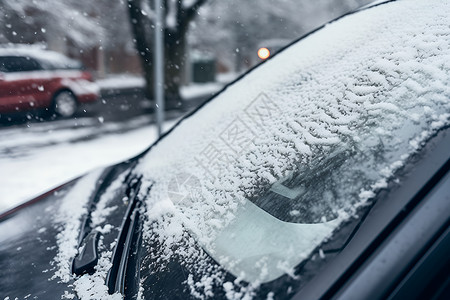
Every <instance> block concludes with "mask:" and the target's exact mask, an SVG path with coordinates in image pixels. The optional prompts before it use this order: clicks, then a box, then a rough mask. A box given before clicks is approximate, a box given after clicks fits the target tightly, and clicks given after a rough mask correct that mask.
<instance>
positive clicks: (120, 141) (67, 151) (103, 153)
mask: <svg viewBox="0 0 450 300" xmlns="http://www.w3.org/2000/svg"><path fill="white" fill-rule="evenodd" d="M76 122H77V129H73V125H74V121H73V120H61V121H55V122H52V123H33V124H30V125H28V127H25V128H24V127H23V126H17V127H11V128H7V129H2V130H0V140H1V141H2V142H1V143H0V166H1V167H0V178H1V181H0V197H1V199H2V201H1V202H0V211H3V210H5V209H8V208H11V207H13V206H15V205H17V204H20V203H21V202H24V201H26V200H29V199H31V198H32V197H34V196H38V195H40V194H42V193H44V192H46V191H48V190H49V189H51V188H52V187H56V186H58V185H60V184H63V183H65V182H67V181H69V180H70V179H73V178H76V177H78V176H80V175H83V174H84V173H86V172H88V171H90V170H93V169H95V168H98V167H102V166H108V165H110V164H113V163H117V162H121V161H123V160H126V159H127V158H131V157H133V156H135V155H137V154H139V153H140V152H142V151H143V150H145V149H146V148H147V147H149V146H150V145H151V144H152V143H153V142H154V141H155V140H156V138H157V132H156V127H155V126H154V125H152V124H149V117H146V116H143V117H138V118H135V119H132V120H130V121H127V122H123V123H108V124H104V125H101V124H100V125H101V126H99V122H98V121H97V122H95V120H94V119H90V118H86V119H79V120H77V121H76ZM174 123H175V121H169V122H167V123H166V127H165V128H166V129H168V128H170V127H171V126H172V125H173V124H174Z"/></svg>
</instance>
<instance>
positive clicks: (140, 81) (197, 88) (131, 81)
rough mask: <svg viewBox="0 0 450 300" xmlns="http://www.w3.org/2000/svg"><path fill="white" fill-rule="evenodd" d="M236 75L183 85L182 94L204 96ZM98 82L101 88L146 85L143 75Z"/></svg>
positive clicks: (184, 95)
mask: <svg viewBox="0 0 450 300" xmlns="http://www.w3.org/2000/svg"><path fill="white" fill-rule="evenodd" d="M236 76H237V74H236V73H227V74H220V75H219V76H218V78H217V82H209V83H191V84H189V85H186V86H182V87H181V88H180V94H181V96H182V98H183V99H185V100H189V99H191V98H195V97H200V96H204V95H205V94H211V95H212V94H214V93H216V92H218V91H219V90H221V89H222V88H223V86H224V85H225V84H226V83H228V82H230V81H232V80H233V79H234V78H236ZM96 83H97V84H98V85H99V86H100V89H124V88H143V87H144V86H145V80H144V78H143V77H140V76H132V75H119V76H110V77H108V78H104V79H99V80H97V81H96Z"/></svg>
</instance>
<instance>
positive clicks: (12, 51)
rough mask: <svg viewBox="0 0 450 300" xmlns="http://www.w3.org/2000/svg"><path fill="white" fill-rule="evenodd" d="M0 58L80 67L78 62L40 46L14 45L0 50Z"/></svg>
mask: <svg viewBox="0 0 450 300" xmlns="http://www.w3.org/2000/svg"><path fill="white" fill-rule="evenodd" d="M0 56H25V57H31V58H34V59H37V60H40V61H44V62H47V63H51V64H52V65H55V66H56V65H57V66H66V67H80V62H78V61H77V60H74V59H71V58H68V57H67V56H65V55H64V54H61V53H59V52H56V51H52V50H46V49H44V48H43V47H42V46H40V45H36V46H33V45H29V46H25V45H14V46H9V47H5V48H0Z"/></svg>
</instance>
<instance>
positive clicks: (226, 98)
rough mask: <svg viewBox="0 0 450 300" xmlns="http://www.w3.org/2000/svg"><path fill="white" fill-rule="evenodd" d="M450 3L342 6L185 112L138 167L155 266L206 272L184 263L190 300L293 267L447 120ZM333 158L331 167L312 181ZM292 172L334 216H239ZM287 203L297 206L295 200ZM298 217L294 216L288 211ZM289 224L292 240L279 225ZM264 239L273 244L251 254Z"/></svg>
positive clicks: (239, 291) (234, 294)
mask: <svg viewBox="0 0 450 300" xmlns="http://www.w3.org/2000/svg"><path fill="white" fill-rule="evenodd" d="M400 12H401V13H400ZM449 14H450V5H449V4H448V3H443V2H441V1H437V0H434V1H426V2H423V1H417V0H412V1H398V2H393V3H389V4H386V5H381V6H378V7H375V8H372V9H370V10H365V11H362V12H360V13H358V14H355V15H351V16H347V17H345V18H343V19H341V20H340V21H338V22H334V23H332V24H329V25H327V26H326V27H325V28H324V29H323V30H320V31H319V32H317V33H315V34H313V35H311V36H309V37H308V38H306V39H304V40H303V41H300V42H299V43H297V44H296V45H294V46H292V47H290V48H288V49H287V50H285V51H284V52H282V53H280V54H279V55H277V56H275V57H274V58H273V59H271V60H269V61H267V62H266V63H264V64H263V65H261V67H260V68H258V69H257V70H255V71H253V72H251V73H249V74H247V75H246V76H245V77H244V78H243V79H242V80H241V81H239V82H237V83H235V84H233V85H232V86H229V87H228V88H227V90H226V91H225V92H224V93H222V94H220V95H219V96H218V97H217V98H216V99H215V100H214V101H212V102H210V103H208V104H207V105H205V106H204V107H203V108H202V109H201V110H200V111H199V112H197V113H196V114H195V116H193V117H190V118H188V119H185V120H184V121H183V122H182V123H181V124H180V126H178V127H177V128H176V129H175V130H174V131H173V132H172V133H171V134H170V135H168V136H167V137H165V138H164V139H163V140H162V141H161V142H159V143H158V144H157V145H156V146H155V147H154V148H153V149H152V151H151V152H149V153H148V154H147V155H146V156H145V157H144V158H143V159H142V161H141V163H140V165H139V167H138V169H137V170H136V172H139V173H142V174H143V176H144V177H143V180H144V182H147V184H146V185H145V186H148V185H149V184H150V183H154V185H153V186H152V190H151V191H150V195H149V196H148V197H147V199H146V204H147V208H148V212H147V218H148V220H147V222H146V224H145V227H144V228H145V232H144V238H145V239H147V240H152V241H154V242H159V243H160V244H161V245H162V249H161V250H159V251H160V253H158V254H160V259H159V261H158V266H157V268H160V269H163V268H164V267H165V265H166V263H167V261H166V259H167V258H168V257H170V256H172V255H178V256H179V257H181V258H180V259H181V260H183V262H184V263H185V264H187V265H188V266H189V267H188V268H187V269H191V270H197V272H198V274H200V279H199V281H195V280H194V279H193V278H194V277H193V276H190V274H189V276H188V275H187V276H188V278H190V279H188V280H187V281H186V282H185V284H186V285H187V287H188V288H189V289H190V290H191V293H192V295H193V296H195V297H198V298H207V297H208V291H209V290H210V288H211V286H213V285H217V286H223V289H224V291H225V293H226V294H227V295H230V298H245V297H247V298H251V296H252V290H254V289H255V288H257V287H258V286H259V285H260V284H261V283H263V282H266V281H268V280H271V279H273V277H271V276H279V275H280V274H281V273H286V274H289V275H290V276H292V277H295V273H294V272H293V269H294V267H295V266H296V265H297V264H298V263H300V261H301V260H302V259H304V258H306V257H308V255H310V253H311V251H312V249H314V248H315V247H316V246H318V245H319V244H320V242H321V241H322V240H325V239H326V238H327V237H328V236H329V234H330V233H331V232H332V231H333V230H334V229H335V228H337V227H338V226H339V224H340V223H341V222H342V221H343V220H346V219H347V218H349V217H351V216H353V215H355V213H356V209H357V208H358V207H360V206H363V205H365V204H366V203H367V201H370V199H371V198H372V197H373V196H375V195H376V193H377V191H378V190H379V189H382V188H384V187H385V186H386V182H387V180H389V179H390V178H391V177H392V174H395V170H397V169H398V168H401V166H403V164H404V163H405V161H406V160H407V159H408V157H410V156H411V155H412V154H413V153H414V152H415V151H416V150H417V149H418V148H420V145H422V143H423V142H424V141H426V140H427V139H428V138H429V137H430V136H432V135H433V134H434V132H435V131H436V130H437V129H438V128H442V127H443V126H447V125H449V124H450V119H449V114H448V112H449V111H450V101H449V99H450V87H449V86H448V79H449V77H450V65H449V61H450V46H449V45H450V43H449V42H448V15H449ZM430 45H438V46H431V47H430ZM430 124H431V126H430ZM328 164H330V166H331V167H330V168H331V169H332V170H333V172H330V175H327V176H323V177H321V178H320V180H316V182H309V181H308V180H312V179H314V176H318V175H317V174H318V173H320V172H325V171H327V169H326V167H327V165H328ZM324 168H325V169H324ZM293 173H298V174H299V178H302V180H303V181H304V182H306V183H305V185H307V184H311V185H313V186H312V187H310V188H309V189H305V193H306V194H305V196H304V198H300V200H296V201H310V200H309V199H314V200H315V201H316V200H317V202H318V203H317V204H316V205H317V207H318V208H317V209H320V207H321V205H325V206H326V207H328V206H329V207H330V208H331V209H330V210H331V211H332V214H331V215H330V216H322V218H321V219H323V217H325V218H324V219H323V220H328V222H326V223H320V222H319V223H318V224H314V225H317V226H314V228H313V227H308V229H303V230H301V229H299V230H298V232H296V230H295V229H294V228H295V227H297V225H311V224H295V223H286V224H284V223H279V222H280V220H278V221H279V222H278V223H277V222H276V221H274V222H273V223H271V224H272V225H273V226H271V228H270V229H268V228H265V227H264V226H263V225H261V224H259V223H257V221H254V220H260V219H267V220H269V219H270V218H272V216H270V215H269V214H268V213H267V212H265V211H262V210H261V209H260V208H255V210H252V213H251V214H253V213H254V214H257V215H259V217H258V218H255V219H254V220H253V219H252V218H251V217H250V215H251V214H246V213H245V212H246V211H247V212H248V210H249V205H250V204H249V203H251V202H250V200H251V201H256V200H257V199H258V198H260V197H262V196H263V194H264V192H265V191H267V190H268V189H269V188H271V186H273V185H275V184H279V183H282V182H284V180H286V178H290V177H289V176H290V174H293ZM186 174H187V176H186ZM189 175H192V177H193V178H195V180H196V182H198V184H197V185H194V187H191V188H190V191H189V192H190V193H187V194H188V195H189V196H187V197H184V198H183V199H182V201H178V198H176V199H175V198H173V196H171V195H172V194H173V191H172V190H170V189H171V188H172V187H173V185H172V182H174V181H177V178H180V176H182V177H183V178H186V177H189ZM303 178H304V179H303ZM310 178H312V179H310ZM349 183H351V184H349ZM336 187H346V188H336ZM188 189H189V187H188ZM322 202H324V203H322ZM250 206H251V205H250ZM293 208H302V206H301V204H296V203H295V202H294V203H293ZM303 209H304V208H303ZM258 210H259V211H258ZM294 211H295V210H294ZM302 215H303V214H297V213H293V214H289V216H290V217H291V218H297V219H294V220H301V219H300V218H301V216H302ZM262 216H264V217H262ZM300 223H305V222H300ZM306 223H307V222H306ZM242 224H246V225H245V226H244V225H242ZM255 224H258V226H255V229H254V230H252V231H251V232H254V233H258V234H256V235H253V236H252V235H251V234H250V233H249V232H247V231H246V230H245V228H246V226H248V227H251V226H254V225H255ZM281 224H283V225H281ZM328 224H330V225H328ZM236 228H241V230H236ZM256 228H257V229H256ZM305 228H306V227H305ZM258 230H261V232H259V231H258ZM286 230H288V231H290V232H292V236H294V238H292V239H290V240H288V239H286V240H282V239H283V237H282V236H281V237H279V236H278V235H281V234H280V232H282V231H286ZM233 234H234V235H233ZM188 236H192V237H194V238H195V240H196V241H197V242H198V243H200V245H202V246H203V248H204V249H205V250H206V251H207V252H208V254H209V255H211V256H212V257H213V258H214V259H215V260H216V261H219V262H220V263H221V265H222V266H223V267H224V268H225V269H226V270H227V271H229V272H231V273H232V274H233V275H235V276H236V277H238V278H239V279H240V280H243V281H247V282H250V285H249V286H247V287H246V288H244V286H243V285H241V284H240V283H239V280H238V281H237V282H233V283H230V282H226V283H223V282H221V280H220V278H222V277H221V275H220V274H221V272H223V271H221V270H217V269H214V270H209V269H208V266H205V265H204V262H203V261H202V255H201V253H198V252H197V251H195V250H194V247H193V245H192V244H191V243H194V242H193V239H189V241H186V240H185V239H186V238H187V237H188ZM277 239H280V240H278V241H279V243H276V242H274V241H277ZM297 240H300V241H301V242H302V243H303V246H299V245H298V244H296V243H297ZM174 245H177V247H176V250H173V248H174V247H172V246H174ZM273 245H277V246H278V247H274V246H273ZM264 249H271V250H273V251H272V252H271V253H267V254H265V253H257V255H261V256H260V257H254V256H253V255H255V253H254V252H252V251H257V250H261V251H262V250H264ZM292 249H296V250H297V251H296V252H295V253H296V255H298V256H297V257H295V256H294V255H293V250H292ZM245 251H248V253H246V252H245ZM319 254H320V253H319ZM257 255H256V256H257ZM291 258H292V260H291ZM268 261H270V264H269V263H267V262H268ZM279 271H282V272H281V273H278V272H279ZM269 274H270V275H269ZM196 278H198V277H196Z"/></svg>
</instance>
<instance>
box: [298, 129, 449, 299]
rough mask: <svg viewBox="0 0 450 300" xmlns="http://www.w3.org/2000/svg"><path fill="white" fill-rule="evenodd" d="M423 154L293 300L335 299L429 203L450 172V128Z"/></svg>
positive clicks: (439, 134) (423, 150)
mask: <svg viewBox="0 0 450 300" xmlns="http://www.w3.org/2000/svg"><path fill="white" fill-rule="evenodd" d="M420 153H421V154H422V155H423V157H421V159H420V160H419V161H418V162H415V163H413V164H414V168H413V169H412V171H411V172H410V173H408V174H405V176H404V178H403V180H402V182H401V185H400V187H399V188H398V189H397V190H395V191H393V192H392V193H387V192H386V191H384V193H386V197H384V199H383V195H380V197H379V198H380V201H377V202H376V203H375V205H374V206H373V208H372V209H371V211H370V212H369V214H368V216H367V218H365V220H364V221H363V223H362V224H361V226H360V228H359V230H358V232H357V233H356V234H355V236H354V237H353V238H352V240H351V241H350V242H349V244H348V245H347V247H346V248H344V249H343V250H342V252H341V253H339V254H338V255H337V256H336V258H335V259H334V260H332V261H330V262H329V263H328V265H326V266H325V267H324V269H323V270H321V272H320V273H319V274H317V275H316V276H315V277H314V278H313V279H312V280H311V281H310V282H308V283H307V284H306V285H305V286H304V287H303V288H302V289H301V290H300V291H299V292H298V293H297V294H296V295H295V296H294V298H293V299H298V300H300V299H330V298H334V297H335V296H336V295H337V294H338V293H339V292H340V291H341V289H342V288H343V287H344V286H345V285H346V284H347V283H348V282H350V281H352V280H353V279H354V277H353V276H354V274H355V273H357V272H358V270H360V269H361V268H362V266H363V265H364V264H365V263H366V261H367V260H368V259H369V258H370V257H371V256H372V255H373V254H374V253H375V252H376V251H377V249H379V247H380V246H381V245H382V244H383V242H384V241H385V240H386V239H387V238H388V237H389V236H390V234H391V233H392V232H394V231H395V230H396V229H397V228H399V226H401V224H402V223H404V222H405V220H406V219H407V217H408V215H410V214H411V213H412V211H414V209H416V208H417V206H418V204H419V203H420V202H421V201H425V200H427V197H429V193H430V191H431V190H432V189H433V188H434V187H435V186H436V185H437V184H438V183H439V181H440V180H441V179H442V178H443V177H444V176H445V175H446V174H447V173H448V171H449V169H450V158H449V153H450V128H449V127H447V128H445V129H442V130H440V131H439V132H438V133H437V134H436V135H435V136H434V137H433V138H431V139H430V140H429V142H428V143H427V144H426V145H425V147H424V149H422V150H421V151H420ZM407 167H408V165H407V166H406V168H407ZM382 193H383V192H382ZM446 213H447V216H448V212H446ZM444 225H445V224H443V225H442V226H444ZM419 250H420V249H419ZM419 250H418V251H419Z"/></svg>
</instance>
